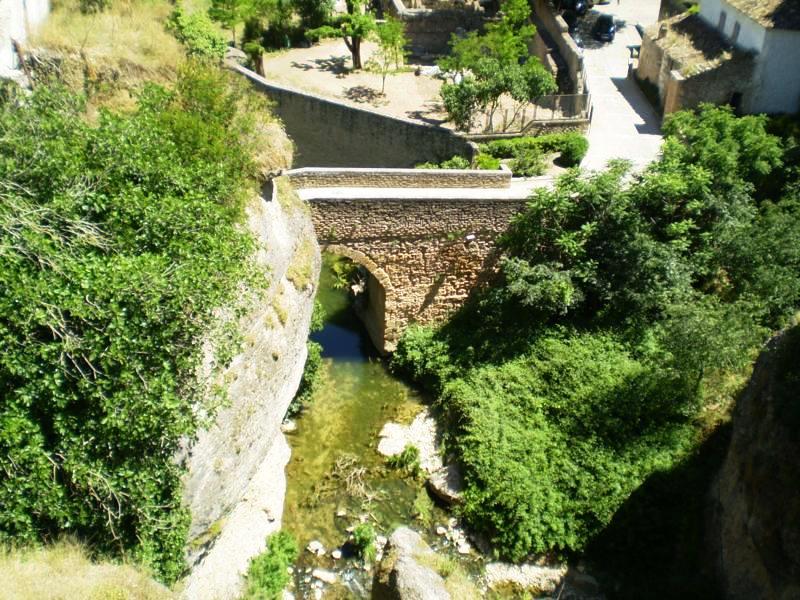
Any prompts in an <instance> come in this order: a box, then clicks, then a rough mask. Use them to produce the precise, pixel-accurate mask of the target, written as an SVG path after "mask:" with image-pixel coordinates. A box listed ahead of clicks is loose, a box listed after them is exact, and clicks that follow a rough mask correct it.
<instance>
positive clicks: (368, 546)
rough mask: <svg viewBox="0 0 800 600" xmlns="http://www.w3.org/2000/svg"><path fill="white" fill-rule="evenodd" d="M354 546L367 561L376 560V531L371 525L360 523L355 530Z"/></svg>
mask: <svg viewBox="0 0 800 600" xmlns="http://www.w3.org/2000/svg"><path fill="white" fill-rule="evenodd" d="M353 545H354V546H355V548H356V552H357V553H358V555H359V556H360V557H361V558H363V559H364V560H365V561H370V562H371V561H373V560H375V556H376V553H377V550H376V549H375V529H374V528H373V527H372V525H370V524H369V523H359V524H358V525H356V526H355V528H354V529H353Z"/></svg>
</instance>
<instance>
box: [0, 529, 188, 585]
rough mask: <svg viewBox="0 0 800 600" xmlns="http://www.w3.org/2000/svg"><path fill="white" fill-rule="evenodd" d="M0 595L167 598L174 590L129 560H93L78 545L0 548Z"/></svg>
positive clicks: (70, 543) (72, 543)
mask: <svg viewBox="0 0 800 600" xmlns="http://www.w3.org/2000/svg"><path fill="white" fill-rule="evenodd" d="M0 573H2V575H0V580H2V585H0V600H11V599H12V598H13V599H14V600H74V599H82V600H166V599H174V598H175V597H176V596H175V595H174V594H173V593H172V592H170V591H169V590H168V589H166V588H165V587H163V586H162V585H160V584H159V583H156V582H155V581H154V580H153V579H151V578H150V577H149V576H148V575H147V574H146V573H144V571H142V570H141V569H137V568H136V567H134V566H131V565H117V564H112V563H93V562H92V561H91V560H90V559H89V558H88V557H87V556H86V553H85V552H84V550H83V549H82V548H81V547H80V545H78V544H76V543H74V542H69V541H63V542H59V543H57V544H55V545H53V546H48V547H46V548H37V549H24V550H21V549H15V550H7V549H2V550H0Z"/></svg>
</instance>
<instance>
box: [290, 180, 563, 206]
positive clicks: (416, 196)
mask: <svg viewBox="0 0 800 600" xmlns="http://www.w3.org/2000/svg"><path fill="white" fill-rule="evenodd" d="M552 182H553V178H552V177H529V178H525V179H517V178H514V179H512V180H511V185H510V186H509V187H507V188H368V187H363V188H362V187H341V188H339V187H320V188H304V189H299V190H297V193H298V194H299V195H300V197H301V198H302V199H303V200H321V199H325V200H332V199H337V198H338V199H342V200H357V199H358V200H360V199H367V200H369V199H375V200H405V199H412V200H453V199H456V200H471V199H480V200H495V199H496V200H521V199H523V198H527V197H528V196H530V195H531V192H532V191H533V190H534V189H535V188H539V187H545V186H549V185H551V184H552Z"/></svg>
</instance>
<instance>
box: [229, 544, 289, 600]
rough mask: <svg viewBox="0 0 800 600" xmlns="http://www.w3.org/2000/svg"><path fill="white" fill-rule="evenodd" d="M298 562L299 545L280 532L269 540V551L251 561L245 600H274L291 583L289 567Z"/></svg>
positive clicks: (243, 597) (248, 569)
mask: <svg viewBox="0 0 800 600" xmlns="http://www.w3.org/2000/svg"><path fill="white" fill-rule="evenodd" d="M295 560H297V543H296V542H295V541H294V538H293V537H292V535H291V534H290V533H287V532H285V531H279V532H277V533H273V534H272V535H271V536H269V537H268V538H267V549H266V550H264V552H262V553H261V554H259V555H258V556H256V557H255V558H253V559H252V560H251V561H250V566H249V567H248V568H247V575H246V578H247V588H246V589H245V592H244V595H243V596H242V599H243V600H274V599H276V598H279V597H280V595H281V592H282V591H283V589H284V588H285V587H286V586H287V585H288V583H289V573H288V570H287V569H288V567H290V566H291V565H292V563H294V561H295Z"/></svg>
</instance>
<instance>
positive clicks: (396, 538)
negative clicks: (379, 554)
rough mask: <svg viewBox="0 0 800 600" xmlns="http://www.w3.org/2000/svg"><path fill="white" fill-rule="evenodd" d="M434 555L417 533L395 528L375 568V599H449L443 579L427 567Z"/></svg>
mask: <svg viewBox="0 0 800 600" xmlns="http://www.w3.org/2000/svg"><path fill="white" fill-rule="evenodd" d="M435 559H436V554H435V553H434V551H433V550H431V547H430V546H428V544H426V543H425V541H424V540H423V539H422V537H420V535H419V534H418V533H417V532H416V531H413V530H411V529H409V528H408V527H399V528H398V529H396V530H395V531H394V533H392V535H391V536H390V537H389V542H388V543H387V545H386V548H385V551H384V554H383V559H382V560H381V562H380V563H379V564H378V567H377V568H376V570H375V577H374V579H373V583H372V598H374V599H375V600H449V599H450V593H449V592H448V591H447V589H446V588H445V585H444V580H443V579H442V578H441V577H440V576H439V574H438V573H436V571H435V570H434V569H433V568H432V567H431V566H430V565H431V564H433V562H434V561H435Z"/></svg>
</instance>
